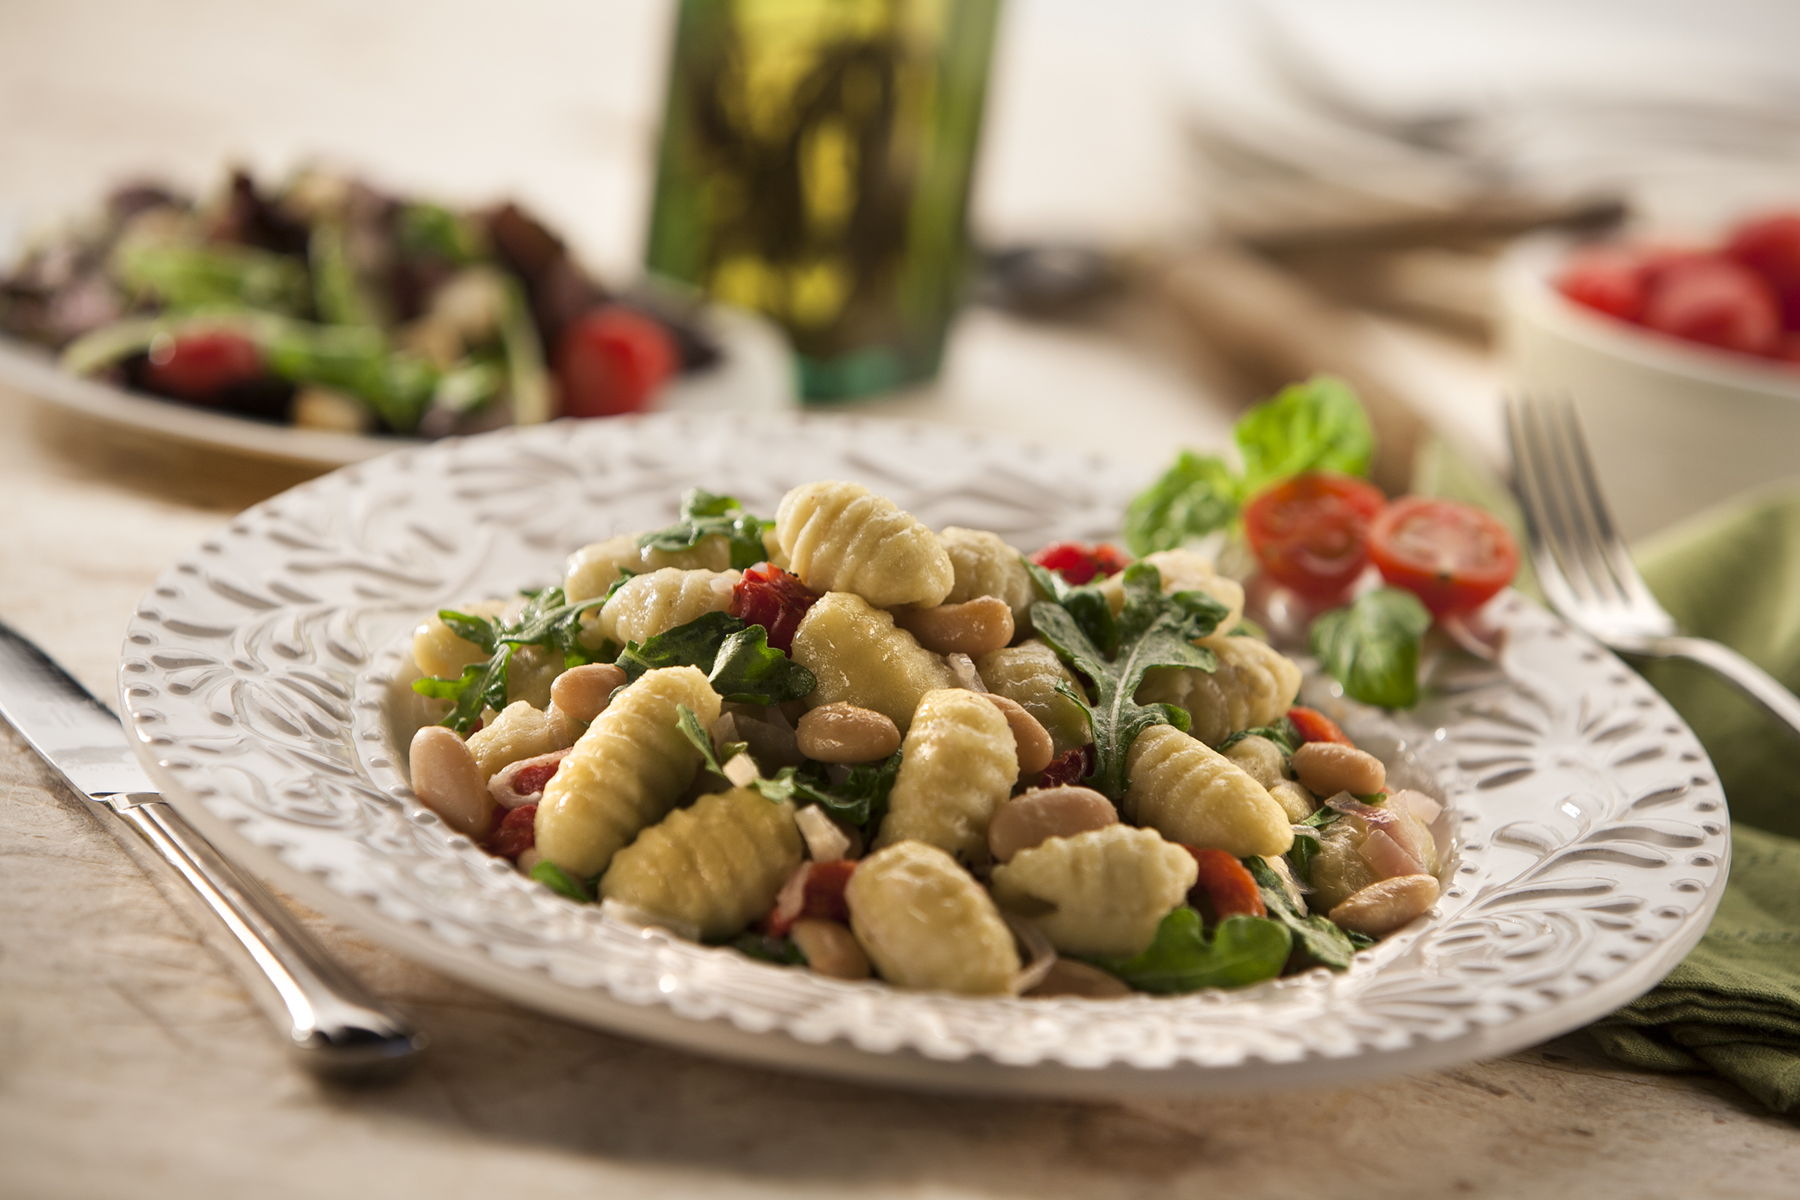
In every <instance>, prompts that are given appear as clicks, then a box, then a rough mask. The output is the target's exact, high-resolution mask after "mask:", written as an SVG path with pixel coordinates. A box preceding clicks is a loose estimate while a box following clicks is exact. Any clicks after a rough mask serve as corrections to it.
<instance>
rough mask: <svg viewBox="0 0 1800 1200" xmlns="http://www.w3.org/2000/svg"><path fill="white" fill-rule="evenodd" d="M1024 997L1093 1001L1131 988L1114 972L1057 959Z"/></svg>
mask: <svg viewBox="0 0 1800 1200" xmlns="http://www.w3.org/2000/svg"><path fill="white" fill-rule="evenodd" d="M1025 994H1026V995H1027V996H1089V997H1092V998H1094V999H1097V1000H1103V999H1110V998H1112V997H1115V996H1129V995H1131V988H1129V987H1128V986H1126V984H1125V981H1124V980H1122V979H1120V978H1119V977H1118V976H1116V975H1109V974H1107V973H1106V972H1105V971H1102V970H1101V969H1100V968H1099V967H1090V966H1088V965H1087V964H1086V963H1084V962H1077V961H1076V960H1075V959H1072V958H1059V959H1057V960H1056V961H1055V962H1053V963H1051V964H1050V971H1049V973H1048V974H1047V975H1045V976H1044V978H1043V979H1042V980H1040V981H1039V982H1038V984H1037V986H1036V987H1033V988H1031V989H1030V990H1029V991H1027V992H1026V993H1025Z"/></svg>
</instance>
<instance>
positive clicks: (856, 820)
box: [675, 704, 900, 828]
mask: <svg viewBox="0 0 1800 1200" xmlns="http://www.w3.org/2000/svg"><path fill="white" fill-rule="evenodd" d="M675 720H676V727H677V728H679V729H680V730H681V734H682V736H683V737H685V738H687V740H688V741H689V742H690V743H692V744H693V746H694V748H695V749H696V750H698V751H700V759H701V762H702V763H703V764H704V765H705V767H706V769H707V770H709V771H711V772H712V773H713V774H715V775H723V774H725V764H726V763H728V762H730V761H731V760H732V759H733V758H736V757H737V756H738V755H739V754H741V753H743V752H744V749H745V747H744V743H742V742H730V743H727V744H726V745H724V746H721V747H719V748H717V749H716V750H715V749H714V747H713V744H712V738H711V736H710V735H709V734H708V733H707V732H706V730H704V729H702V728H701V727H700V717H699V714H697V713H696V712H694V710H693V709H691V708H689V707H688V706H687V705H685V704H684V705H681V706H680V708H679V710H678V712H677V715H676V719H675ZM899 770H900V751H898V750H896V751H894V753H893V754H891V755H889V756H888V757H887V758H885V759H883V760H882V761H881V762H878V763H865V764H863V765H861V766H856V767H852V768H851V769H850V773H849V775H848V777H846V778H845V780H844V782H843V783H840V784H832V783H831V782H830V781H828V780H827V779H826V778H825V777H824V775H823V773H822V772H821V771H820V769H819V768H817V767H814V766H807V767H801V768H796V767H783V768H781V770H779V771H777V772H775V774H774V775H773V776H772V777H770V776H765V775H762V774H760V773H758V775H757V777H756V778H755V779H752V780H751V781H750V783H749V784H748V785H747V786H749V787H751V788H754V789H755V790H756V791H757V792H758V793H759V794H761V795H762V796H763V797H764V798H765V799H768V800H772V801H775V802H776V803H780V802H781V801H783V800H788V801H792V802H793V803H794V804H796V805H807V804H816V805H818V806H819V807H820V808H822V809H824V810H825V813H826V815H827V816H830V817H832V818H834V819H835V820H839V821H843V822H845V823H846V824H850V825H855V826H857V827H859V828H861V827H864V826H868V825H878V824H880V822H881V818H882V817H883V816H885V815H886V814H887V798H888V792H889V791H890V790H892V788H893V786H894V776H895V775H896V774H898V772H899Z"/></svg>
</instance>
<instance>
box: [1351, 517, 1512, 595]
mask: <svg viewBox="0 0 1800 1200" xmlns="http://www.w3.org/2000/svg"><path fill="white" fill-rule="evenodd" d="M1369 557H1370V558H1371V559H1373V560H1374V562H1375V566H1376V567H1377V568H1378V569H1379V570H1380V571H1381V577H1382V578H1383V579H1385V580H1387V581H1388V582H1389V583H1391V584H1393V585H1394V586H1395V587H1401V588H1405V589H1406V590H1407V591H1409V592H1411V593H1413V594H1414V595H1415V596H1417V597H1418V598H1419V599H1420V600H1421V601H1423V602H1424V604H1425V607H1426V608H1428V609H1430V610H1431V612H1432V615H1433V616H1438V617H1443V616H1450V615H1453V614H1456V613H1466V612H1472V611H1474V610H1475V609H1477V608H1480V607H1481V606H1482V605H1483V604H1486V603H1487V602H1488V601H1489V600H1491V599H1493V598H1494V596H1495V594H1496V593H1498V592H1499V591H1500V589H1501V588H1503V587H1505V586H1506V585H1507V584H1509V583H1511V582H1512V578H1513V576H1514V575H1515V574H1516V573H1517V572H1518V569H1519V545H1518V543H1517V542H1515V541H1514V540H1513V536H1512V534H1511V533H1510V532H1508V530H1507V528H1506V526H1504V525H1502V524H1501V523H1500V522H1499V521H1498V520H1496V519H1495V518H1494V517H1493V516H1492V515H1491V514H1489V513H1486V512H1483V511H1482V510H1481V509H1479V508H1474V507H1472V506H1470V505H1467V504H1459V503H1457V502H1456V501H1454V500H1436V499H1432V498H1431V497H1428V496H1404V497H1402V498H1400V499H1399V500H1396V501H1394V502H1393V503H1392V504H1390V505H1388V506H1387V509H1386V510H1385V511H1383V512H1382V514H1381V515H1380V516H1378V517H1376V518H1375V523H1374V524H1373V525H1371V526H1370V527H1369Z"/></svg>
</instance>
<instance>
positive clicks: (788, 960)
mask: <svg viewBox="0 0 1800 1200" xmlns="http://www.w3.org/2000/svg"><path fill="white" fill-rule="evenodd" d="M725 945H727V946H730V947H731V948H732V949H733V950H736V951H737V952H738V953H739V954H747V955H749V956H750V957H751V958H754V959H757V960H759V961H761V962H766V963H774V964H775V965H776V966H778V967H804V966H805V965H806V955H804V954H802V953H800V947H798V946H796V945H795V944H794V939H792V938H784V937H782V938H778V937H770V936H769V935H768V934H766V933H740V934H738V935H737V936H736V937H734V938H732V939H731V940H730V941H729V942H726V943H725Z"/></svg>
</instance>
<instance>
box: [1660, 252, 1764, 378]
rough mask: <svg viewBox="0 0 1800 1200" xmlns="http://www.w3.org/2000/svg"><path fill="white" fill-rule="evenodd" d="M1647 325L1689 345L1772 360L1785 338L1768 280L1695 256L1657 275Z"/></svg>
mask: <svg viewBox="0 0 1800 1200" xmlns="http://www.w3.org/2000/svg"><path fill="white" fill-rule="evenodd" d="M1643 323H1644V325H1645V326H1647V327H1648V328H1650V329H1654V330H1657V331H1658V332H1660V333H1666V334H1669V335H1670V336H1672V337H1678V338H1681V339H1683V340H1685V341H1690V342H1699V343H1701V344H1703V345H1708V346H1717V347H1719V348H1720V349H1722V350H1737V351H1740V352H1742V353H1745V354H1767V353H1769V352H1770V351H1772V350H1773V349H1775V347H1776V344H1777V343H1778V342H1779V341H1780V338H1781V313H1780V309H1779V306H1778V304H1777V301H1776V297H1775V291H1774V289H1773V288H1772V287H1770V285H1769V283H1768V281H1767V280H1765V279H1763V277H1762V276H1760V275H1758V274H1757V273H1756V272H1755V271H1752V270H1751V269H1750V268H1749V267H1746V266H1744V265H1743V264H1742V263H1738V262H1734V261H1732V260H1731V259H1729V258H1725V257H1724V256H1722V255H1717V254H1707V255H1694V256H1691V257H1688V258H1686V259H1684V260H1682V261H1679V262H1676V263H1673V264H1671V265H1670V266H1668V267H1665V268H1663V269H1662V270H1660V271H1658V272H1657V273H1656V280H1655V282H1654V283H1653V284H1652V286H1651V288H1650V295H1649V297H1648V299H1646V300H1645V302H1644V314H1643Z"/></svg>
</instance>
